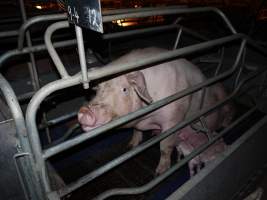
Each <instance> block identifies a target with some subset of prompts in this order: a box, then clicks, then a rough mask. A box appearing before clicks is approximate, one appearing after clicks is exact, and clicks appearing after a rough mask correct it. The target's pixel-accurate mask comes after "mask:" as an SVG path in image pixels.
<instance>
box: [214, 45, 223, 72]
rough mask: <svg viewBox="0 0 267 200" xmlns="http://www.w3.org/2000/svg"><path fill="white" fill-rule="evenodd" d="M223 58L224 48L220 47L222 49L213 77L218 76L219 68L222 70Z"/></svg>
mask: <svg viewBox="0 0 267 200" xmlns="http://www.w3.org/2000/svg"><path fill="white" fill-rule="evenodd" d="M223 58H224V47H222V49H221V57H220V61H219V63H218V65H217V68H216V71H215V73H214V75H215V76H216V75H217V74H219V72H220V70H221V68H222V64H223V62H222V61H223Z"/></svg>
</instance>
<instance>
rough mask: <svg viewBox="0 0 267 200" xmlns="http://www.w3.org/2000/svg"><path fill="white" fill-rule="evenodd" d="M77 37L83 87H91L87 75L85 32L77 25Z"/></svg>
mask: <svg viewBox="0 0 267 200" xmlns="http://www.w3.org/2000/svg"><path fill="white" fill-rule="evenodd" d="M75 32H76V39H77V44H78V52H79V60H80V65H81V71H82V79H83V88H84V89H88V88H89V80H88V76H87V66H86V58H85V51H84V44H83V32H82V29H81V27H79V26H76V25H75Z"/></svg>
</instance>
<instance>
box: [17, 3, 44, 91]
mask: <svg viewBox="0 0 267 200" xmlns="http://www.w3.org/2000/svg"><path fill="white" fill-rule="evenodd" d="M19 4H20V10H21V15H22V21H23V22H25V21H26V20H27V16H26V11H25V6H24V1H23V0H19ZM26 40H27V46H28V47H32V42H31V36H30V33H29V31H27V32H26ZM30 60H31V63H32V65H30V64H28V67H29V71H30V75H31V79H32V85H33V88H34V90H37V89H39V88H40V84H39V78H38V73H37V69H36V62H35V58H34V54H33V53H30Z"/></svg>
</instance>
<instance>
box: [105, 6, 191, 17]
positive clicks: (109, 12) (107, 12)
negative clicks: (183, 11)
mask: <svg viewBox="0 0 267 200" xmlns="http://www.w3.org/2000/svg"><path fill="white" fill-rule="evenodd" d="M178 8H187V6H184V5H181V6H167V7H166V6H164V7H163V6H161V7H144V8H126V9H113V10H103V11H102V15H103V16H106V15H117V14H125V13H133V12H134V13H136V12H144V11H153V10H163V9H178Z"/></svg>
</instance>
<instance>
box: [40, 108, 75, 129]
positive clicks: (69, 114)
mask: <svg viewBox="0 0 267 200" xmlns="http://www.w3.org/2000/svg"><path fill="white" fill-rule="evenodd" d="M76 115H77V112H72V113H68V114H66V115H63V116H60V117H57V118H55V119H51V120H49V121H47V123H46V124H43V125H42V124H41V125H40V126H39V129H43V128H45V127H47V126H53V125H55V124H58V123H60V122H62V121H65V120H68V119H70V118H73V117H75V116H76Z"/></svg>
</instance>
